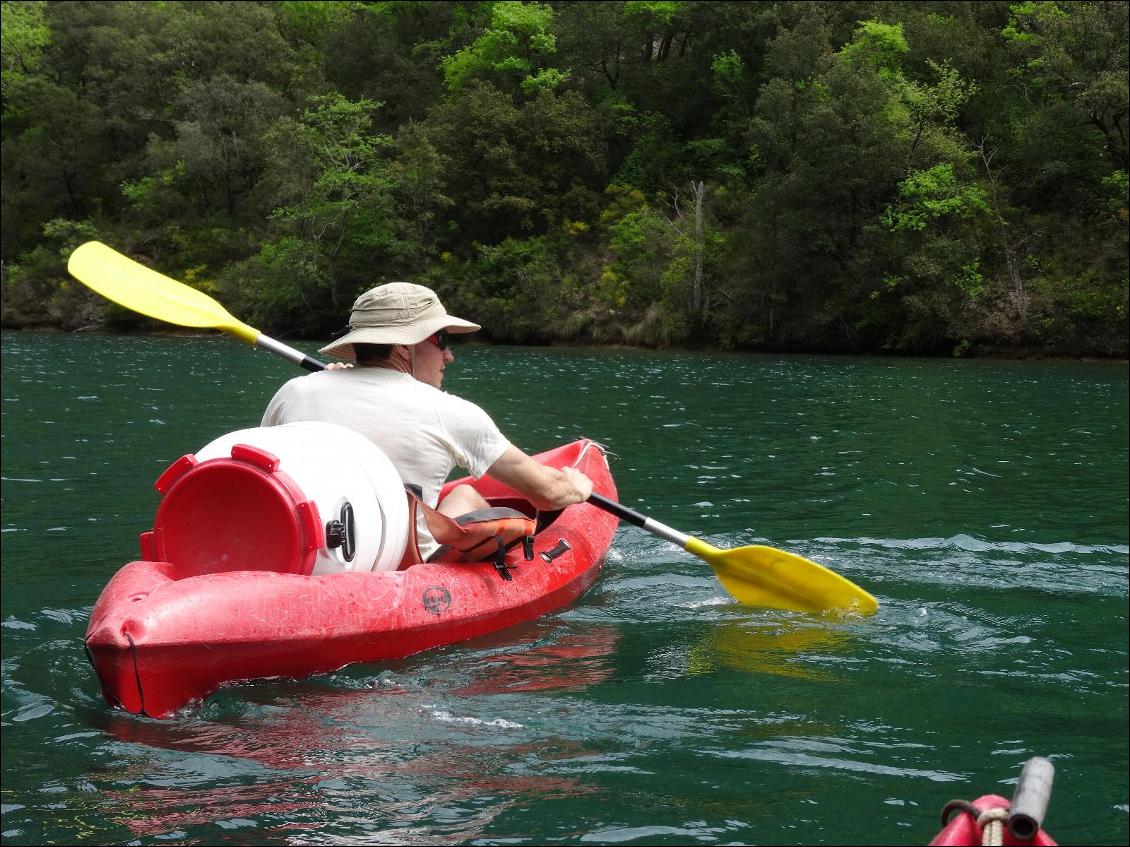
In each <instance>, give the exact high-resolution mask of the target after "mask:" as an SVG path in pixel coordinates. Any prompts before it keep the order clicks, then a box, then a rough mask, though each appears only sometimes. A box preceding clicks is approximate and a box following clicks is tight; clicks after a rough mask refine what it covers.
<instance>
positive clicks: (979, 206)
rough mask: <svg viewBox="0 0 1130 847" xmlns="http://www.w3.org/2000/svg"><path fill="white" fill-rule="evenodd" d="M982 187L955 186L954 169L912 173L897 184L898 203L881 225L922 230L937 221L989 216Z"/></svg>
mask: <svg viewBox="0 0 1130 847" xmlns="http://www.w3.org/2000/svg"><path fill="white" fill-rule="evenodd" d="M989 212H990V210H989V203H988V199H987V198H986V195H985V191H984V189H983V188H981V187H980V186H977V185H970V186H961V185H958V182H957V178H956V177H955V176H954V172H953V166H952V165H949V164H944V165H935V166H934V167H932V168H930V169H929V170H926V171H915V172H914V173H912V174H910V175H909V176H908V177H907V178H906V179H904V180H903V181H902V182H900V183H899V204H898V205H896V206H889V207H887V210H886V211H885V212H884V213H883V223H884V224H885V225H886V226H887V227H888V228H889V229H890V230H891V231H892V232H899V231H902V230H908V229H915V230H922V229H925V228H926V226H927V225H928V224H929V223H930V222H932V221H935V220H937V219H938V218H944V217H949V216H953V217H958V218H970V217H974V216H976V215H987V214H989Z"/></svg>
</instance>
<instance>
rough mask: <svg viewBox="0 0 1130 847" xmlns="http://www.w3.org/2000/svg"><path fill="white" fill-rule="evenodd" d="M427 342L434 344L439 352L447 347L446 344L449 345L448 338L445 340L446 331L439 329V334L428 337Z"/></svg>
mask: <svg viewBox="0 0 1130 847" xmlns="http://www.w3.org/2000/svg"><path fill="white" fill-rule="evenodd" d="M428 341H430V342H432V344H434V345H435V346H436V347H438V348H439V349H440V350H446V349H447V347H448V344H449V342H448V338H447V330H446V329H441V330H440V331H439V332H437V333H435V334H434V335H429V336H428Z"/></svg>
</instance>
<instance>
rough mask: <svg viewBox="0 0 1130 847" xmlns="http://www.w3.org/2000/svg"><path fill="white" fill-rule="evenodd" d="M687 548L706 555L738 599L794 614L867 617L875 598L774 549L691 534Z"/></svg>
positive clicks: (790, 554)
mask: <svg viewBox="0 0 1130 847" xmlns="http://www.w3.org/2000/svg"><path fill="white" fill-rule="evenodd" d="M686 549H687V550H688V551H690V552H691V553H694V554H695V555H696V556H699V557H700V558H702V559H704V560H705V561H706V562H707V563H708V564H709V565H710V566H711V567H712V568H714V573H715V574H717V575H718V579H719V580H720V581H721V582H722V585H723V587H724V588H725V589H726V590H727V591H729V592H730V593H731V594H732V595H733V596H734V599H736V600H737V601H738V602H740V603H745V604H746V605H747V606H766V607H768V608H770V609H791V610H792V611H796V612H841V613H847V614H857V615H870V614H873V613H874V612H875V610H876V609H878V608H879V601H878V600H876V599H875V598H874V597H872V596H871V595H870V594H868V593H867V592H866V591H864V590H863V589H862V588H860V587H859V586H858V585H856V584H855V583H854V582H851V581H850V580H847V579H844V578H843V577H842V576H840V575H839V574H837V573H833V572H832V571H830V570H828V569H827V568H825V567H824V566H822V565H818V564H816V562H810V561H809V560H808V559H805V558H804V557H802V556H797V555H796V554H795V553H788V552H786V551H784V550H777V549H776V548H773V547H763V546H761V545H753V546H749V547H738V548H737V549H735V550H719V549H718V548H717V547H712V546H711V545H709V544H707V543H706V542H705V541H700V540H699V539H697V538H691V539H690V540H689V541H688V542H687V544H686Z"/></svg>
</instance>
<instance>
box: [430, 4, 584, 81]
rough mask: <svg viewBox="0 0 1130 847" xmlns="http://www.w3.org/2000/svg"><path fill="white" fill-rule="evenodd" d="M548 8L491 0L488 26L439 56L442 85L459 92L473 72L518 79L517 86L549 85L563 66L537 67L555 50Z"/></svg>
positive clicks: (560, 78) (565, 73)
mask: <svg viewBox="0 0 1130 847" xmlns="http://www.w3.org/2000/svg"><path fill="white" fill-rule="evenodd" d="M552 22H553V10H552V8H550V7H549V6H546V5H543V4H540V3H523V2H519V0H495V2H493V3H491V19H490V27H489V28H488V29H487V30H486V31H485V32H483V33H482V35H480V36H478V38H476V39H475V40H474V41H473V42H472V43H471V44H469V45H468V46H466V47H464V48H463V49H462V50H459V51H458V52H457V53H454V54H452V55H450V56H445V57H444V59H443V75H444V80H445V82H446V84H447V88H448V90H449V91H451V92H452V93H458V92H460V91H462V90H463V88H464V87H466V85H467V84H468V83H469V82H470V81H471V80H472V79H474V78H477V77H478V78H484V79H495V80H499V81H502V80H507V79H514V80H517V81H518V83H519V85H520V87H521V89H522V91H523V92H525V93H526V94H528V95H529V94H535V93H537V92H538V91H553V90H554V89H556V88H557V87H558V86H560V85H561V84H562V83H564V82H565V81H566V80H567V79H568V78H569V73H568V71H561V70H558V69H556V68H546V67H542V66H541V65H542V62H543V61H545V60H546V58H547V57H549V56H551V55H553V54H554V53H555V52H556V50H557V39H556V36H554V35H553V33H551V32H550V31H549V30H550V26H551V24H552Z"/></svg>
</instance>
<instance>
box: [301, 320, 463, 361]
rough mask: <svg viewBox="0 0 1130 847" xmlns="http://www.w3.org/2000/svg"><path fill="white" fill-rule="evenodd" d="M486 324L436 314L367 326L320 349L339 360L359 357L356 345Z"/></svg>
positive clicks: (410, 340)
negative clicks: (390, 323) (405, 322)
mask: <svg viewBox="0 0 1130 847" xmlns="http://www.w3.org/2000/svg"><path fill="white" fill-rule="evenodd" d="M480 329H482V327H480V326H479V325H478V324H476V323H471V322H470V321H465V320H463V319H462V318H457V317H455V316H454V315H446V314H445V315H436V316H435V317H430V318H423V319H421V320H419V321H417V322H414V323H411V324H402V325H399V326H363V327H358V328H357V329H354V330H352V331H350V332H349V333H348V334H346V335H343V336H342V337H341V338H339V339H337V340H336V341H333V342H331V343H330V344H327V345H326V346H325V347H321V348H319V350H318V352H320V353H325V354H326V355H327V356H336V357H337V358H339V359H348V360H350V361H356V360H357V354H356V352H355V351H354V349H353V345H354V344H409V345H411V344H419V343H420V342H421V341H423V340H424V339H426V338H429V337H431V336H432V335H435V334H436V333H437V332H439V331H440V330H446V331H447V332H451V333H471V332H478V331H479V330H480Z"/></svg>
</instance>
